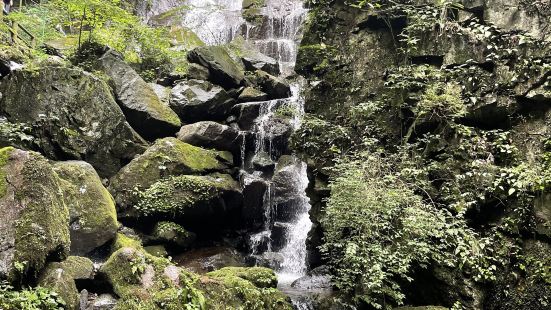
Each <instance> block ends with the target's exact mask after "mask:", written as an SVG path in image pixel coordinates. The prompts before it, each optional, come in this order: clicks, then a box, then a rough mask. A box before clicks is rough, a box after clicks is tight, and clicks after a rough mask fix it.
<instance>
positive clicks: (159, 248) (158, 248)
mask: <svg viewBox="0 0 551 310" xmlns="http://www.w3.org/2000/svg"><path fill="white" fill-rule="evenodd" d="M144 250H145V251H146V252H147V253H149V254H151V255H153V256H157V257H168V252H167V250H166V248H165V246H164V245H150V246H146V247H144Z"/></svg>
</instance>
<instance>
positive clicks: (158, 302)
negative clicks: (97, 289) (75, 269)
mask: <svg viewBox="0 0 551 310" xmlns="http://www.w3.org/2000/svg"><path fill="white" fill-rule="evenodd" d="M100 273H101V274H102V275H103V276H104V277H105V278H106V279H107V281H108V282H109V283H110V284H111V285H112V286H113V290H114V292H115V293H116V294H117V295H118V296H119V297H120V298H121V299H120V300H119V304H118V305H117V308H116V309H119V310H122V309H137V308H138V307H137V305H141V306H142V307H143V308H140V309H188V308H189V307H195V308H193V309H205V305H204V303H205V301H204V297H203V295H202V294H201V292H199V291H198V290H197V289H195V288H194V287H193V283H194V281H195V279H194V277H193V276H192V275H191V274H188V273H186V272H184V271H183V270H181V269H180V268H178V267H175V266H173V265H171V264H170V262H169V261H168V260H166V259H163V258H159V257H155V256H152V255H150V254H147V253H145V252H143V250H140V249H135V248H121V249H120V250H118V251H116V252H115V253H113V255H112V256H111V257H110V258H109V259H108V260H107V262H106V263H105V264H104V265H103V266H102V268H101V269H100Z"/></svg>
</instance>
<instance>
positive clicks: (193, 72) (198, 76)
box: [186, 63, 209, 81]
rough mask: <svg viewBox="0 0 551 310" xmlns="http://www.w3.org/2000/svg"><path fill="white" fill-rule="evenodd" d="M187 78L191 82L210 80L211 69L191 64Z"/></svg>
mask: <svg viewBox="0 0 551 310" xmlns="http://www.w3.org/2000/svg"><path fill="white" fill-rule="evenodd" d="M186 77H187V78H188V79H189V80H203V81H206V80H208V79H209V69H207V68H205V67H203V66H201V65H198V64H194V63H191V64H189V67H188V70H187V74H186Z"/></svg>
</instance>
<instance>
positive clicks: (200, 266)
mask: <svg viewBox="0 0 551 310" xmlns="http://www.w3.org/2000/svg"><path fill="white" fill-rule="evenodd" d="M174 261H175V262H176V263H177V264H178V266H181V267H183V268H185V269H187V270H189V271H192V272H195V273H199V274H204V273H207V272H211V271H214V270H217V269H220V268H224V267H245V257H244V255H243V254H241V253H239V252H238V251H237V250H235V249H233V248H228V247H210V248H201V249H196V250H191V251H187V252H185V253H184V254H181V255H179V256H176V257H174Z"/></svg>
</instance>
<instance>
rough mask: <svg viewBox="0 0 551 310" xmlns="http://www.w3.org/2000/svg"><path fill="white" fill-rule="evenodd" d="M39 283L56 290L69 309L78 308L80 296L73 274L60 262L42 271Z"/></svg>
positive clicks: (74, 309)
mask: <svg viewBox="0 0 551 310" xmlns="http://www.w3.org/2000/svg"><path fill="white" fill-rule="evenodd" d="M38 285H39V286H41V287H44V288H47V289H50V290H52V291H54V292H56V293H57V294H58V295H59V297H60V298H61V299H62V300H63V301H64V302H65V307H66V309H68V310H77V309H78V308H79V305H80V296H79V293H78V290H77V286H76V284H75V280H74V279H73V278H72V276H71V274H70V273H69V272H67V271H65V270H64V269H63V268H62V267H61V266H59V263H52V264H50V265H48V266H47V267H46V269H45V270H44V271H43V272H42V275H41V276H40V279H39V280H38Z"/></svg>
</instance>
